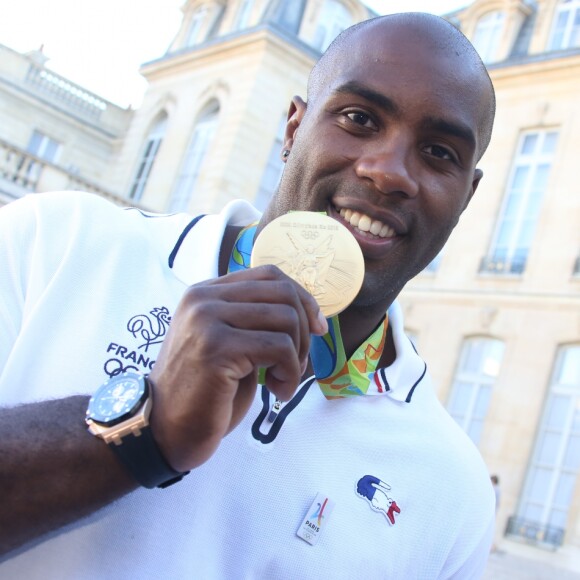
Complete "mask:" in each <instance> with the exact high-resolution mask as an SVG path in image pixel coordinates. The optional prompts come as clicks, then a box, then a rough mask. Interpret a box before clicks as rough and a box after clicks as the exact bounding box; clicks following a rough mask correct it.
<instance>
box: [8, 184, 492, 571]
mask: <svg viewBox="0 0 580 580" xmlns="http://www.w3.org/2000/svg"><path fill="white" fill-rule="evenodd" d="M257 217H258V213H257V212H256V211H255V210H254V208H252V207H251V206H250V205H248V204H247V203H245V202H241V201H238V202H234V203H232V204H229V205H228V206H227V207H226V208H225V209H224V211H223V212H222V213H221V214H219V215H216V216H205V217H203V218H201V219H200V220H199V221H197V223H195V225H193V226H191V223H192V220H191V216H187V215H185V214H178V215H173V216H157V215H151V214H146V213H143V212H141V211H139V210H136V209H120V208H118V207H116V206H113V205H111V204H109V203H108V202H106V201H105V200H103V199H101V198H99V197H97V196H94V195H91V194H82V193H76V192H75V193H71V192H68V193H55V194H38V195H31V196H28V197H26V198H25V199H23V200H21V201H17V202H14V203H12V204H10V205H8V206H6V207H5V208H3V209H2V210H1V211H0V295H1V296H2V300H1V301H0V369H1V370H0V405H13V404H16V403H20V402H27V401H36V400H43V399H46V398H55V397H64V396H68V395H72V394H78V393H86V394H89V393H91V392H93V391H94V390H95V389H96V388H97V387H98V386H99V385H100V384H101V383H102V382H103V381H104V380H105V379H107V376H108V375H111V374H114V373H116V372H118V371H119V370H121V369H125V370H127V369H128V370H131V369H137V370H139V371H143V372H147V371H149V370H150V369H151V367H152V365H153V364H154V362H155V358H156V356H157V354H158V352H159V348H160V344H161V342H162V341H163V337H164V335H165V333H166V331H167V327H168V324H169V322H170V319H171V316H172V314H173V312H174V311H175V307H176V305H177V303H178V301H179V299H180V297H181V295H182V294H183V292H184V290H185V289H186V288H187V286H189V285H191V284H195V283H197V282H200V281H203V280H206V279H209V278H212V277H215V276H216V275H217V260H218V252H219V246H220V242H221V239H222V235H223V231H224V228H225V226H226V224H228V223H230V224H233V225H245V224H247V223H250V222H251V221H254V220H255V219H257ZM389 317H390V324H391V325H392V328H393V336H394V340H395V347H396V351H397V359H396V361H395V362H394V363H393V364H392V365H391V366H389V367H387V368H385V369H382V370H381V371H380V372H381V379H382V381H383V384H384V385H387V386H388V389H389V390H388V391H387V392H386V393H385V394H384V395H379V396H364V397H350V398H345V399H337V400H331V401H328V400H326V399H325V398H324V396H323V395H322V393H321V391H320V389H319V388H318V386H317V384H316V382H314V381H311V380H308V381H306V382H305V383H304V384H303V385H301V386H300V388H299V389H298V390H297V393H296V395H295V397H294V398H293V399H292V401H290V402H288V403H287V404H285V405H284V407H283V409H282V411H281V412H280V413H279V415H278V417H277V418H276V419H275V420H274V421H273V422H270V421H268V415H269V411H270V409H271V406H272V404H273V403H274V398H273V397H272V396H271V395H270V394H269V393H268V391H267V390H266V389H265V388H263V387H261V386H258V387H257V389H256V397H255V400H254V403H253V405H252V407H251V409H250V410H249V412H248V414H247V415H246V417H245V418H244V420H243V421H242V423H241V424H240V425H239V427H238V428H237V429H236V430H235V431H234V432H233V433H231V434H230V435H228V436H227V437H226V438H225V439H224V440H223V442H222V444H221V446H220V447H219V449H218V450H217V452H216V453H215V455H214V456H213V457H212V458H211V459H210V460H209V461H207V462H206V463H205V464H204V465H202V466H201V467H200V468H198V469H196V470H194V471H193V472H192V473H191V474H190V475H188V476H187V477H186V478H185V479H184V480H183V481H182V482H180V483H179V484H176V485H174V486H172V487H170V488H167V489H164V490H161V489H155V490H146V489H140V490H137V491H136V492H134V493H132V494H130V495H128V496H126V497H124V498H122V499H120V500H118V501H116V502H114V503H113V504H111V505H109V506H107V507H105V508H103V509H101V510H99V511H98V512H96V513H95V514H93V515H92V516H89V517H87V518H84V519H82V520H80V521H78V522H76V523H75V524H72V525H70V526H67V527H65V528H64V529H61V530H59V531H57V532H55V533H53V534H50V535H48V536H46V537H43V538H42V539H41V540H40V541H38V542H34V543H32V544H31V545H29V546H26V547H24V548H23V549H21V550H18V551H16V552H15V553H14V554H11V555H10V556H9V557H7V558H4V559H3V560H0V577H2V578H23V579H24V578H26V579H27V580H34V579H37V578H38V579H43V580H51V579H55V580H56V579H59V580H61V579H63V578H71V579H72V578H74V579H83V580H84V579H100V578H103V579H104V578H107V579H119V580H120V579H123V580H125V579H127V578H139V579H149V578H150V579H156V580H157V579H159V578H168V579H186V578H187V579H190V578H200V579H214V578H227V579H238V578H239V579H250V578H267V579H274V578H280V579H286V578H287V579H292V580H296V579H300V578H332V579H341V578H344V579H347V578H348V579H352V578H401V579H405V580H407V579H411V578H421V579H428V580H432V579H435V578H456V579H467V578H479V577H480V576H481V574H482V572H483V569H484V567H485V563H486V561H487V556H488V553H489V547H490V544H491V539H492V534H493V525H494V496H493V490H492V488H491V484H490V480H489V474H488V472H487V469H486V467H485V465H484V463H483V461H482V459H481V457H480V455H479V453H478V451H477V449H476V448H475V447H474V446H473V444H472V442H471V441H470V440H469V438H468V437H467V436H466V435H465V433H464V432H463V431H462V430H461V429H460V428H459V427H458V426H457V425H456V423H455V422H454V421H453V420H452V419H451V418H450V416H449V415H448V414H447V412H446V411H445V410H444V409H443V407H442V406H441V404H440V403H439V402H438V400H437V398H436V396H435V393H434V390H433V387H432V384H431V380H430V378H429V374H428V373H427V372H426V365H425V363H424V361H423V360H421V358H420V357H419V356H418V355H417V353H416V352H415V350H414V348H413V346H412V344H411V342H410V341H409V340H408V338H407V337H406V336H405V334H404V329H403V320H402V315H401V311H400V308H399V307H398V306H397V304H396V303H395V304H394V305H393V306H392V307H391V309H390V311H389ZM199 332H200V333H203V328H200V329H199ZM208 388H211V385H208ZM318 494H320V496H318ZM319 504H320V505H319ZM331 507H332V511H330V508H331ZM316 528H318V529H319V532H318V533H315V532H316ZM309 530H311V531H312V532H313V533H312V536H313V537H315V538H316V539H317V541H316V543H315V544H314V545H312V544H311V543H309V542H308V541H306V540H305V539H304V537H305V536H308V534H309ZM297 532H298V533H299V534H300V535H298V534H297ZM300 536H302V537H300ZM307 539H308V538H307ZM311 541H312V540H311Z"/></svg>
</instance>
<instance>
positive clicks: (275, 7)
mask: <svg viewBox="0 0 580 580" xmlns="http://www.w3.org/2000/svg"><path fill="white" fill-rule="evenodd" d="M305 3H306V0H292V2H289V1H288V0H273V1H272V3H271V4H270V6H269V8H268V11H267V12H266V16H265V20H266V21H268V22H274V23H276V24H277V25H278V26H279V27H280V28H283V29H284V30H286V31H287V32H289V33H291V34H298V31H299V30H300V24H301V23H302V16H303V15H304V5H305Z"/></svg>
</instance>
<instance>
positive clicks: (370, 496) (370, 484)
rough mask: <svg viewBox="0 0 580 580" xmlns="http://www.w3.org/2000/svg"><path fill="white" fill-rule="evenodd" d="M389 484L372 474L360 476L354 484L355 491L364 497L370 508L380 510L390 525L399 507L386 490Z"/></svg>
mask: <svg viewBox="0 0 580 580" xmlns="http://www.w3.org/2000/svg"><path fill="white" fill-rule="evenodd" d="M390 490H391V486H390V485H389V484H387V483H385V482H384V481H381V480H380V479H379V478H378V477H375V476H374V475H365V476H363V477H361V478H360V479H359V480H358V482H357V484H356V493H357V495H358V496H359V497H360V498H362V499H366V500H367V502H368V503H369V505H370V506H371V508H372V509H374V510H375V511H377V512H381V513H382V514H383V515H384V516H385V517H386V518H387V520H388V521H389V523H390V524H391V525H394V524H395V514H400V513H401V509H400V508H399V506H398V505H397V502H396V501H395V500H394V499H393V498H392V497H390V496H389V495H388V494H387V492H388V491H390Z"/></svg>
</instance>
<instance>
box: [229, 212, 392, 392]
mask: <svg viewBox="0 0 580 580" xmlns="http://www.w3.org/2000/svg"><path fill="white" fill-rule="evenodd" d="M257 227H258V224H257V223H255V224H251V225H249V226H247V227H246V228H244V229H243V230H242V231H241V232H240V233H239V235H238V237H237V239H236V242H235V244H234V247H233V249H232V254H231V256H230V261H229V264H228V273H230V272H237V271H238V270H245V269H246V268H249V267H250V257H251V255H252V248H253V246H254V237H255V236H256V229H257ZM388 324H389V323H388V317H387V316H386V315H385V317H384V318H383V320H382V321H381V323H380V324H379V325H378V327H377V328H376V329H375V330H374V331H373V332H372V334H371V335H370V336H369V337H368V338H367V339H366V340H365V341H364V342H363V343H362V344H361V345H360V346H359V347H358V348H357V349H356V351H355V352H354V354H353V355H352V356H351V358H350V359H347V358H346V353H345V350H344V345H343V342H342V335H341V333H340V323H339V320H338V316H333V317H332V318H329V319H328V332H327V333H326V334H325V335H324V336H316V335H313V336H312V337H311V340H310V360H311V361H312V367H313V368H314V375H315V377H316V380H317V382H318V385H319V386H320V389H321V390H322V393H323V394H324V396H325V397H326V398H327V399H338V398H343V397H352V396H359V395H366V394H373V395H376V394H380V393H381V392H382V390H381V389H378V390H376V389H371V392H369V386H370V385H371V383H374V378H375V371H376V369H377V366H378V364H379V360H380V358H381V354H382V352H383V348H384V346H385V337H386V335H387V328H388ZM259 380H260V382H261V383H263V382H264V373H263V369H261V372H260V374H259Z"/></svg>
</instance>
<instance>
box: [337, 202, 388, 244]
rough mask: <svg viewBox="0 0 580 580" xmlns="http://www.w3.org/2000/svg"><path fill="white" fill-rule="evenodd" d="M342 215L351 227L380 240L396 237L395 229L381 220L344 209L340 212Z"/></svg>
mask: <svg viewBox="0 0 580 580" xmlns="http://www.w3.org/2000/svg"><path fill="white" fill-rule="evenodd" d="M340 215H341V217H342V218H343V219H344V220H345V221H347V222H348V223H349V224H350V225H351V226H353V227H355V228H357V229H359V230H360V231H361V232H369V233H371V234H373V235H374V236H378V237H379V238H392V237H394V236H395V230H393V228H391V227H389V226H388V225H386V224H384V223H383V222H380V221H379V220H373V219H372V218H370V217H369V216H368V215H365V214H361V213H359V212H358V211H353V210H352V209H344V208H343V209H341V210H340Z"/></svg>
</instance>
